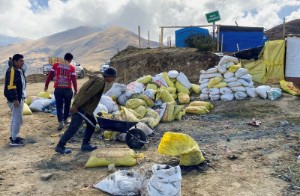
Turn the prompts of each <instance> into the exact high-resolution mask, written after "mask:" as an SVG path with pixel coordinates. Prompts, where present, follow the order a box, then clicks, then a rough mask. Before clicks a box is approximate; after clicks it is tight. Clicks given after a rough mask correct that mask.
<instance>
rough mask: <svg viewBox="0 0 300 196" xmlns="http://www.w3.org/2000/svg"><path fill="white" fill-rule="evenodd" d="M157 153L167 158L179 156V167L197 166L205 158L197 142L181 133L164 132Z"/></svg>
mask: <svg viewBox="0 0 300 196" xmlns="http://www.w3.org/2000/svg"><path fill="white" fill-rule="evenodd" d="M158 152H159V153H160V154H165V155H169V156H179V159H180V162H179V164H180V165H184V166H192V165H199V164H200V163H202V162H203V161H205V158H204V157H203V155H202V152H201V151H200V148H199V146H198V144H197V142H196V141H195V140H194V139H193V138H191V137H190V136H189V135H186V134H183V133H173V132H166V133H165V134H164V136H163V137H162V139H161V141H160V144H159V146H158Z"/></svg>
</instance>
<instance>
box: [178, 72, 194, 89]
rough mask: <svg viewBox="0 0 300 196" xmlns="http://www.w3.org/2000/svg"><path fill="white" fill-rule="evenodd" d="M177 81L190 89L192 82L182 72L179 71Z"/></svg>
mask: <svg viewBox="0 0 300 196" xmlns="http://www.w3.org/2000/svg"><path fill="white" fill-rule="evenodd" d="M177 81H178V82H180V84H182V85H183V86H185V88H187V89H191V88H192V84H191V83H190V81H189V79H188V78H187V77H186V75H184V73H182V72H180V73H179V75H178V76H177Z"/></svg>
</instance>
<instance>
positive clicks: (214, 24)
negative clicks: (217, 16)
mask: <svg viewBox="0 0 300 196" xmlns="http://www.w3.org/2000/svg"><path fill="white" fill-rule="evenodd" d="M215 27H216V23H215V22H213V41H215Z"/></svg>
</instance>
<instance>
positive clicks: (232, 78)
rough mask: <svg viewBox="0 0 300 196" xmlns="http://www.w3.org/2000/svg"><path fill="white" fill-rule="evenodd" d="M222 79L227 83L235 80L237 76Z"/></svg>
mask: <svg viewBox="0 0 300 196" xmlns="http://www.w3.org/2000/svg"><path fill="white" fill-rule="evenodd" d="M223 81H224V82H227V83H229V82H234V81H237V78H236V77H230V78H226V79H224V80H223Z"/></svg>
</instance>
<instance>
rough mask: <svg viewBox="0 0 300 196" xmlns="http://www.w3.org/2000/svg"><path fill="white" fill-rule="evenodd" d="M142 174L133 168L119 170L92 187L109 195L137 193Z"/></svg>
mask: <svg viewBox="0 0 300 196" xmlns="http://www.w3.org/2000/svg"><path fill="white" fill-rule="evenodd" d="M142 180H143V178H142V176H141V175H140V174H138V173H137V172H135V171H133V170H119V171H116V172H115V173H113V174H110V175H109V176H108V177H106V178H105V179H103V180H101V181H100V182H99V183H97V184H95V185H94V186H93V187H94V188H97V189H100V190H102V191H104V192H107V193H109V194H111V195H139V193H140V188H141V184H142Z"/></svg>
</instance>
